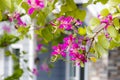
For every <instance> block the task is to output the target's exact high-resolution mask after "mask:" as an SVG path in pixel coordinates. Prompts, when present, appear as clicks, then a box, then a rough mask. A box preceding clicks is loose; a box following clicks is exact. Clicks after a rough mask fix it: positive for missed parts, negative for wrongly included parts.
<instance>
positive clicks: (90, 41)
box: [0, 0, 120, 80]
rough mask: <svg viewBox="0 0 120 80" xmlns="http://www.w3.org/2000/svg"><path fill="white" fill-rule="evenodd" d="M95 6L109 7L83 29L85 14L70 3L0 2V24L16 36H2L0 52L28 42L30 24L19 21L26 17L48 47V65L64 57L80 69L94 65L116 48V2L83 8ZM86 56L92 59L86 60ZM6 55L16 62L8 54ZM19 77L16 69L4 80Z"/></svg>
mask: <svg viewBox="0 0 120 80" xmlns="http://www.w3.org/2000/svg"><path fill="white" fill-rule="evenodd" d="M98 2H101V3H102V4H109V5H110V6H109V8H105V9H103V10H102V11H101V12H100V14H99V15H98V17H94V18H92V19H91V21H90V22H89V26H84V25H83V24H82V23H83V21H84V19H85V17H86V10H84V9H79V8H78V7H77V5H76V4H75V2H74V0H41V1H39V0H33V2H32V0H25V1H24V0H0V3H1V5H0V21H1V22H2V21H9V22H11V23H14V26H15V29H16V31H17V33H19V35H18V36H15V35H13V34H9V33H7V32H4V34H3V35H1V36H0V48H5V47H8V46H9V45H11V44H14V43H16V42H17V41H19V40H20V39H24V38H25V37H29V38H31V36H30V35H29V34H28V33H29V31H30V25H31V24H27V23H26V22H23V21H22V19H21V17H22V16H24V15H26V14H27V15H29V16H30V18H31V22H35V24H34V25H35V26H34V27H35V28H34V29H35V30H34V31H35V34H36V35H37V37H38V39H40V40H39V44H42V45H45V46H46V45H48V44H52V46H53V52H52V58H51V61H52V62H55V61H56V60H58V59H63V60H65V59H66V55H67V54H69V56H70V61H72V62H74V63H75V64H78V65H80V66H84V63H85V62H87V61H88V60H90V61H92V62H96V61H97V59H99V58H100V57H101V56H102V55H103V54H104V53H108V50H110V49H114V48H116V47H119V46H120V19H119V17H120V6H119V4H120V0H89V1H88V2H87V3H85V4H83V6H87V5H89V4H96V3H98ZM57 4H58V5H57ZM56 5H57V6H56ZM111 9H112V10H111ZM101 43H102V44H101ZM41 49H43V50H41ZM46 49H47V48H43V47H42V48H41V45H39V48H38V50H41V51H43V52H44V51H48V50H46ZM89 54H92V56H88V55H89ZM6 55H7V56H12V58H13V60H15V61H17V60H18V58H17V57H16V55H14V54H11V53H10V52H9V51H8V52H6ZM25 62H27V61H26V60H25ZM17 66H19V65H17ZM28 70H29V68H28ZM22 74H23V70H22V69H21V68H20V66H19V67H18V69H16V70H15V71H14V73H13V75H11V76H9V77H8V78H5V80H14V79H19V78H20V76H21V75H22Z"/></svg>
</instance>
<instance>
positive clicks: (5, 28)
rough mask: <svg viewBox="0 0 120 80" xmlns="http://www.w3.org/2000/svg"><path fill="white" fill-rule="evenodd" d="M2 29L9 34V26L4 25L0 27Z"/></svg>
mask: <svg viewBox="0 0 120 80" xmlns="http://www.w3.org/2000/svg"><path fill="white" fill-rule="evenodd" d="M2 29H3V30H4V31H5V32H8V33H10V31H11V30H10V27H9V26H6V25H4V26H3V27H2Z"/></svg>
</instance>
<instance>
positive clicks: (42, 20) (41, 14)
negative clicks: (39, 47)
mask: <svg viewBox="0 0 120 80" xmlns="http://www.w3.org/2000/svg"><path fill="white" fill-rule="evenodd" d="M45 20H46V15H45V13H44V12H42V11H40V12H39V14H38V17H37V24H38V25H39V26H44V25H45Z"/></svg>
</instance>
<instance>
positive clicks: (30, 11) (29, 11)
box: [28, 7, 35, 15]
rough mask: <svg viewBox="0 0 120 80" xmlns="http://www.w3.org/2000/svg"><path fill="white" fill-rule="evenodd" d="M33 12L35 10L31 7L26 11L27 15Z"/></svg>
mask: <svg viewBox="0 0 120 80" xmlns="http://www.w3.org/2000/svg"><path fill="white" fill-rule="evenodd" d="M34 11H35V8H32V7H31V8H29V10H28V14H30V15H31V14H32V13H33V12H34Z"/></svg>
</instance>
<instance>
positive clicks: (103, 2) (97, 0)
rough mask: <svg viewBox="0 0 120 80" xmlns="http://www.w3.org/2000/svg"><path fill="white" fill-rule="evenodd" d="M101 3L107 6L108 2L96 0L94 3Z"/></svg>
mask: <svg viewBox="0 0 120 80" xmlns="http://www.w3.org/2000/svg"><path fill="white" fill-rule="evenodd" d="M97 2H101V3H102V4H106V3H107V2H108V0H96V1H95V2H94V3H97Z"/></svg>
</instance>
